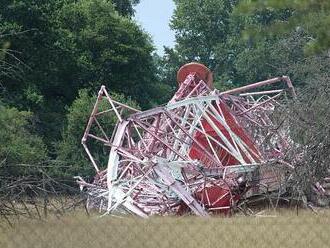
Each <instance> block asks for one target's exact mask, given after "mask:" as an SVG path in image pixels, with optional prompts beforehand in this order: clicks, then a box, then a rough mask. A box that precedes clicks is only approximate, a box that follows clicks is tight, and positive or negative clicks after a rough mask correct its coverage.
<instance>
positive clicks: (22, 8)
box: [0, 0, 158, 147]
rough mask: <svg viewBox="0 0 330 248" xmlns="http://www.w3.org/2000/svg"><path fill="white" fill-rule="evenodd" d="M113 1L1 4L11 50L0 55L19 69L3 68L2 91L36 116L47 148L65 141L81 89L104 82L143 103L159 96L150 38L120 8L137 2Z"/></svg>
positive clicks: (1, 29)
mask: <svg viewBox="0 0 330 248" xmlns="http://www.w3.org/2000/svg"><path fill="white" fill-rule="evenodd" d="M114 2H115V3H116V4H117V5H116V6H113V4H112V2H111V1H104V0H92V1H90V0H79V1H66V0H51V1H43V0H36V1H13V0H6V1H2V2H1V8H0V20H1V22H0V34H7V35H2V36H1V35H0V44H2V43H3V44H7V51H11V53H12V55H14V56H11V55H10V54H8V53H7V54H5V56H4V60H2V61H3V63H6V64H10V65H16V66H17V67H19V71H20V75H19V76H17V74H15V73H14V74H13V75H9V74H8V73H7V74H6V73H5V71H2V73H0V82H1V85H2V87H3V88H4V89H5V90H4V91H2V92H1V93H2V97H3V99H4V101H5V102H6V103H8V104H9V105H11V106H15V107H17V108H19V109H21V110H31V111H32V112H34V113H35V114H36V116H37V119H38V121H37V128H38V129H37V130H38V132H39V134H40V135H41V136H42V137H43V138H44V140H45V142H46V144H47V145H48V147H51V146H52V144H53V143H54V141H57V140H59V139H60V137H61V129H62V127H63V123H64V120H65V106H69V105H70V104H71V103H72V101H73V100H74V99H75V98H76V96H77V94H78V90H79V89H82V88H88V89H89V90H93V91H96V90H97V89H98V88H99V87H100V85H101V84H105V85H106V86H107V88H108V89H110V90H111V91H114V92H118V93H123V94H125V95H127V96H131V97H132V98H133V99H135V100H136V101H138V102H139V104H140V105H141V106H142V107H147V106H150V104H152V103H153V102H155V101H156V102H157V98H158V92H157V89H156V88H155V87H156V85H157V77H156V75H155V67H154V64H153V59H152V52H153V50H154V48H153V45H152V43H151V40H150V38H149V36H148V35H147V34H146V33H144V32H143V31H142V29H141V28H140V27H139V26H138V25H137V24H136V23H135V21H134V20H133V19H130V18H126V17H123V16H122V15H120V14H119V13H118V12H117V11H116V9H118V8H119V5H120V6H121V7H120V8H123V11H124V9H125V8H126V7H127V8H128V9H129V8H132V6H134V5H135V4H137V3H138V1H114ZM125 6H126V7H125ZM125 13H126V12H125ZM122 14H124V13H122ZM126 14H127V15H129V13H128V12H127V13H126ZM126 14H125V15H126ZM0 56H3V54H0ZM18 65H20V66H18ZM11 68H13V67H11ZM153 99H155V100H153Z"/></svg>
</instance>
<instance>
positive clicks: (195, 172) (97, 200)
mask: <svg viewBox="0 0 330 248" xmlns="http://www.w3.org/2000/svg"><path fill="white" fill-rule="evenodd" d="M177 81H178V84H179V88H178V90H177V92H176V93H175V95H174V96H173V98H172V99H171V100H170V101H169V102H168V103H167V104H166V105H164V106H159V107H156V108H152V109H150V110H146V111H140V110H137V109H134V108H132V107H130V106H127V105H125V104H123V103H120V102H117V101H115V100H114V99H112V97H111V95H110V94H109V93H108V92H107V90H106V88H105V87H104V86H102V87H101V89H100V91H99V93H98V97H97V101H96V103H95V106H94V109H93V111H92V113H91V116H90V119H89V121H88V124H87V127H86V130H85V133H84V136H83V138H82V144H83V146H84V148H85V150H86V153H87V155H88V157H89V159H90V161H91V164H92V165H93V166H94V168H95V171H96V176H95V178H94V180H93V182H91V183H88V182H86V181H85V180H83V179H82V178H78V180H77V181H78V183H79V184H80V185H81V187H82V188H85V189H86V192H87V194H88V207H89V208H98V209H99V210H100V211H103V212H104V213H111V214H123V213H132V214H135V215H138V216H141V217H148V216H151V215H176V214H178V215H180V214H185V213H194V214H196V215H198V216H209V215H210V214H219V213H224V214H228V213H230V212H232V211H237V210H238V211H246V209H245V208H244V204H246V202H248V201H249V200H250V199H255V198H256V197H258V196H264V197H265V196H267V197H274V196H275V197H280V196H281V195H283V193H285V191H286V187H287V182H288V181H289V180H290V173H288V172H290V170H292V169H293V165H291V164H290V163H289V162H287V161H285V160H284V159H283V158H284V155H285V153H286V151H287V150H288V149H290V147H291V146H292V143H293V142H292V140H291V139H290V136H289V131H288V127H286V126H285V124H283V123H276V120H274V118H273V113H274V111H275V110H276V108H277V107H279V106H281V104H282V103H283V102H285V101H286V99H287V98H288V97H289V98H292V97H294V96H295V90H294V87H293V85H292V83H291V81H290V79H289V78H288V77H286V76H282V77H277V78H273V79H269V80H266V81H262V82H258V83H253V84H249V85H246V86H243V87H240V88H235V89H231V90H227V91H225V92H220V91H219V90H217V89H214V87H213V76H212V73H211V71H210V70H209V69H208V68H206V67H205V66H204V65H202V64H198V63H190V64H186V65H184V66H183V67H181V68H180V70H179V71H178V75H177ZM104 102H106V104H107V106H108V107H107V108H106V109H104ZM101 103H102V106H103V108H102V109H101V108H100V107H99V106H100V105H101ZM109 114H112V115H115V116H116V119H117V123H116V125H115V127H114V129H113V130H112V131H110V132H109V131H108V130H106V129H105V128H104V127H103V126H102V122H101V121H98V120H99V119H100V118H101V117H102V116H103V118H104V117H105V116H108V115H109ZM105 118H107V117H105ZM94 129H98V132H97V134H96V133H95V132H94V133H93V132H92V130H94ZM91 140H93V141H97V142H100V143H101V144H102V145H103V146H104V147H107V148H108V152H109V156H108V161H107V163H106V164H99V160H98V159H96V157H95V155H93V152H91V149H90V146H89V145H90V142H89V141H91Z"/></svg>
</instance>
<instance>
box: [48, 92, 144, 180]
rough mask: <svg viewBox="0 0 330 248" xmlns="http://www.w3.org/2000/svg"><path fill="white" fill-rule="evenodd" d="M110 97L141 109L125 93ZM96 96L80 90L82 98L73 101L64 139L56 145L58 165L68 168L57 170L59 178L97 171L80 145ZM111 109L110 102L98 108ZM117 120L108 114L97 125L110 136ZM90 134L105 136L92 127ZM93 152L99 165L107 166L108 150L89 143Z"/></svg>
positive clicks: (105, 102)
mask: <svg viewBox="0 0 330 248" xmlns="http://www.w3.org/2000/svg"><path fill="white" fill-rule="evenodd" d="M111 97H112V98H113V99H114V100H117V101H119V102H122V103H126V104H127V105H129V106H131V107H134V108H137V109H139V107H138V105H137V103H136V102H135V101H133V100H131V99H130V98H126V97H124V96H123V95H122V94H112V95H111ZM95 101H96V96H95V95H94V96H91V95H90V94H89V93H88V90H86V89H84V90H80V91H79V97H78V98H77V99H76V100H74V102H73V103H72V105H71V106H70V107H69V108H68V114H67V125H66V128H65V130H64V131H63V140H62V141H61V142H59V144H58V145H57V155H58V156H57V162H58V164H59V165H65V166H68V168H67V169H63V168H62V169H61V168H59V169H57V168H56V166H55V168H54V173H59V174H60V176H66V177H71V178H72V176H76V175H82V176H92V175H94V168H93V167H92V165H91V162H90V161H89V160H88V158H87V156H86V152H85V151H84V149H83V146H82V145H81V139H82V137H83V134H84V131H85V128H86V124H87V121H88V119H89V116H90V114H91V112H92V109H93V106H94V103H95ZM106 109H109V102H108V101H107V100H106V99H104V101H103V102H101V104H100V105H99V111H104V110H106ZM116 121H117V118H116V116H115V114H114V113H111V114H107V115H106V116H104V117H103V118H101V117H99V118H98V122H99V123H100V125H101V126H102V127H103V128H104V131H105V132H106V133H107V134H108V136H109V137H110V136H111V134H112V133H111V132H112V130H113V128H114V126H115V124H116ZM91 133H93V134H95V135H98V136H99V137H102V136H103V135H102V133H101V132H100V130H99V129H98V128H97V127H96V126H93V127H92V130H91ZM88 146H89V148H90V149H91V152H92V153H93V155H94V157H95V158H96V160H97V162H98V163H99V164H102V165H103V166H104V165H106V163H107V158H108V155H109V147H105V146H104V145H103V144H100V142H94V141H92V142H90V143H89V144H88Z"/></svg>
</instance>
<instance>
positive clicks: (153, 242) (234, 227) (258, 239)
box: [0, 211, 330, 248]
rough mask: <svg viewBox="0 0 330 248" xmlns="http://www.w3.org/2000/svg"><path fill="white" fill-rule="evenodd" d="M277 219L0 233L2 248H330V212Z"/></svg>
mask: <svg viewBox="0 0 330 248" xmlns="http://www.w3.org/2000/svg"><path fill="white" fill-rule="evenodd" d="M276 215H277V217H233V218H220V217H215V218H209V219H201V218H198V217H158V218H150V219H148V220H143V219H136V218H132V217H125V218H118V217H112V218H111V217H109V216H106V217H103V218H98V217H89V218H88V217H86V216H85V215H83V214H76V215H74V216H68V217H64V218H61V219H58V220H56V219H49V220H47V221H44V222H41V221H31V220H20V221H17V222H16V223H15V224H14V226H13V227H12V228H3V230H1V232H0V247H1V248H14V247H15V248H16V247H31V248H32V247H33V248H37V247H40V248H48V247H52V248H53V247H54V248H58V247H60V248H66V247H78V248H84V247H90V248H99V247H116V248H119V247H146V248H147V247H182V248H186V247H199V248H204V247H226V248H227V247H239V248H245V247H267V248H271V247H276V248H279V247H299V248H301V247H317V248H320V247H330V212H329V211H325V212H323V213H320V214H318V215H315V214H314V213H312V212H310V211H301V212H299V215H298V216H297V215H296V213H294V212H291V211H290V212H289V211H285V212H281V213H277V214H276Z"/></svg>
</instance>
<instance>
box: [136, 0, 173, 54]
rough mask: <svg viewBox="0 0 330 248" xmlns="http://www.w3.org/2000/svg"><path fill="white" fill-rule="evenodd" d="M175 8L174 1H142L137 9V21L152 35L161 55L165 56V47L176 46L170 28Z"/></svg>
mask: <svg viewBox="0 0 330 248" xmlns="http://www.w3.org/2000/svg"><path fill="white" fill-rule="evenodd" d="M174 7H175V5H174V3H173V1H172V0H141V2H140V4H138V5H137V6H136V8H135V10H136V13H135V19H136V20H137V22H138V23H139V24H140V25H141V26H142V27H143V28H144V29H145V30H146V31H147V32H148V33H149V34H150V35H151V37H152V39H153V41H154V44H155V46H156V48H157V53H158V54H159V55H163V46H169V47H173V46H174V32H173V31H172V30H171V29H170V27H169V21H170V18H171V16H172V14H173V10H174Z"/></svg>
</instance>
